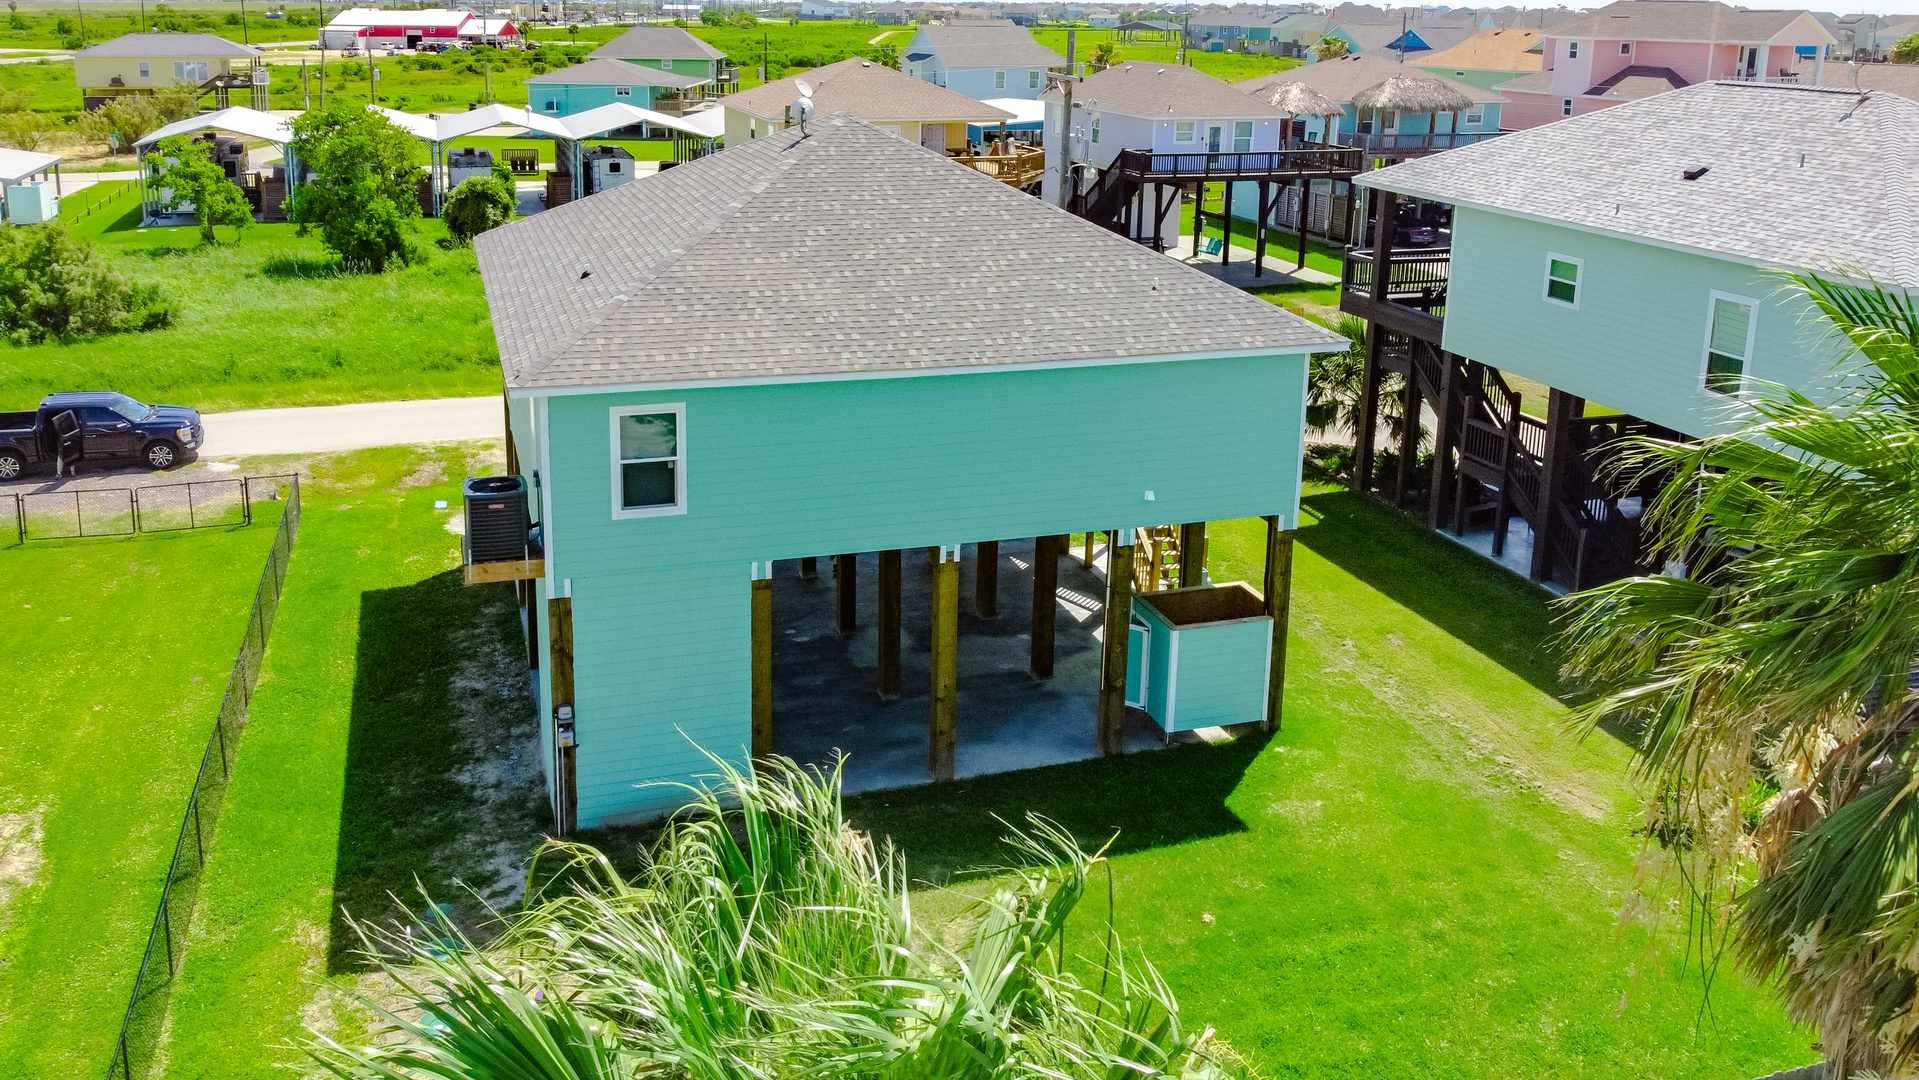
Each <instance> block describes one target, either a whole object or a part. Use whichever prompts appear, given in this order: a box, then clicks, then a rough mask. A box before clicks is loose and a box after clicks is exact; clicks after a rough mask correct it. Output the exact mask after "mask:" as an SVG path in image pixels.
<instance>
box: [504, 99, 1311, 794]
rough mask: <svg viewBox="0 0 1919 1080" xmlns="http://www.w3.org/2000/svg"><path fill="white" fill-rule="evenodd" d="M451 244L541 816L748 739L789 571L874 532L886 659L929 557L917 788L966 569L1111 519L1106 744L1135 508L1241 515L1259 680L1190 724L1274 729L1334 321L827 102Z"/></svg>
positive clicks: (1127, 611)
mask: <svg viewBox="0 0 1919 1080" xmlns="http://www.w3.org/2000/svg"><path fill="white" fill-rule="evenodd" d="M476 247H477V251H478V256H479V263H480V269H481V273H482V275H483V277H484V280H485V287H486V295H487V301H488V304H489V306H490V308H491V310H492V317H493V325H494V330H495V334H496V335H497V338H498V342H499V347H500V357H501V365H502V368H503V370H504V376H505V384H506V400H507V411H508V416H509V421H510V423H509V465H508V468H509V471H511V472H513V473H516V474H518V475H520V476H523V477H525V478H526V480H527V484H528V491H529V493H530V499H529V502H530V503H531V506H532V510H531V514H530V516H531V518H532V519H533V520H534V521H535V522H536V523H537V527H538V530H539V534H540V538H541V541H542V543H543V547H542V548H541V549H540V550H538V551H537V552H535V553H534V558H532V559H529V560H527V561H526V562H524V563H520V564H503V565H508V566H512V567H517V572H507V573H504V574H495V573H494V568H491V567H488V566H471V565H470V566H469V567H468V571H469V580H473V579H475V578H479V579H482V580H484V579H486V578H487V577H488V576H489V575H492V576H493V577H495V578H496V579H497V578H498V577H501V576H505V577H514V578H519V579H522V580H521V584H520V586H519V587H520V589H521V599H522V602H523V603H524V604H525V605H526V611H527V614H528V620H527V622H528V625H529V627H530V632H531V635H532V640H531V641H530V643H529V644H530V650H529V651H530V652H531V654H532V656H533V657H534V661H535V663H536V664H537V665H538V667H539V669H540V670H539V675H538V680H537V684H538V686H539V696H540V708H541V712H542V724H541V730H542V739H543V742H544V749H545V756H546V760H547V763H548V775H549V780H550V783H551V790H552V792H553V795H554V801H555V813H556V817H557V820H558V827H559V828H560V829H561V830H562V831H564V830H567V829H570V828H573V827H588V826H596V825H606V824H617V823H620V822H625V821H631V820H637V819H641V818H645V817H648V816H653V815H656V814H658V813H660V812H662V811H663V810H665V809H667V808H669V807H671V806H673V805H675V804H676V803H677V802H678V801H679V800H680V798H681V795H682V793H681V792H677V791H675V790H674V789H671V788H663V787H658V786H648V785H650V784H658V783H660V782H684V781H689V780H692V779H694V778H695V777H697V776H699V775H701V774H704V773H707V772H709V771H710V768H711V765H710V762H709V761H708V760H707V759H706V758H705V757H704V756H703V755H702V751H703V750H704V751H707V752H711V753H714V754H717V755H721V756H723V757H725V758H728V759H731V760H735V761H743V760H745V759H746V758H747V757H748V755H751V754H759V753H765V752H768V751H769V750H770V749H772V747H773V746H774V742H775V740H774V735H775V733H776V731H777V729H778V726H779V725H780V723H781V711H780V708H779V702H778V701H777V700H775V698H774V695H773V691H772V687H771V683H770V678H771V677H770V674H769V672H770V669H771V664H772V661H771V650H772V649H773V647H774V643H775V640H776V637H775V635H776V627H777V626H778V625H779V624H778V620H779V619H780V618H781V615H782V613H780V612H778V611H775V610H773V609H772V595H773V594H772V591H771V588H770V583H769V579H770V578H771V577H772V575H773V572H774V568H775V566H776V565H778V566H781V567H783V568H784V567H790V566H791V565H792V564H791V563H790V562H789V561H790V560H791V561H799V563H800V566H801V572H804V569H805V568H806V567H808V566H811V565H815V564H817V563H820V562H824V561H826V560H831V559H834V558H835V557H840V558H842V559H844V558H850V557H851V556H849V555H848V553H860V552H866V553H874V552H878V553H880V555H881V556H882V558H881V560H880V563H879V565H880V567H881V570H880V575H881V576H880V580H879V595H880V604H879V610H880V615H879V619H880V625H881V627H882V630H881V637H880V644H879V645H878V648H879V650H880V656H881V659H880V670H881V671H882V672H884V671H885V670H886V664H887V660H886V651H887V647H888V646H887V638H886V636H885V635H886V633H887V631H886V629H885V628H886V625H887V612H888V606H887V605H888V600H887V596H888V592H887V590H888V585H887V578H886V574H887V567H888V566H889V565H890V566H891V568H892V575H893V577H892V582H893V584H892V590H893V592H892V597H893V599H892V601H891V604H892V607H891V611H892V619H893V623H892V629H891V634H892V649H893V661H892V662H893V664H894V672H895V676H896V677H897V672H898V670H899V668H898V664H899V660H898V650H899V644H898V642H899V629H898V620H899V617H900V616H899V614H898V613H899V610H900V608H899V602H898V599H897V597H898V592H899V575H900V570H899V567H900V565H901V562H902V560H901V559H900V557H899V556H900V553H902V552H906V553H907V554H908V555H909V558H907V559H906V560H904V561H905V562H906V565H907V567H908V571H909V572H910V573H911V574H913V575H916V577H915V580H918V577H917V576H918V575H930V578H929V579H928V580H929V584H928V585H927V588H928V589H929V590H930V595H931V601H930V604H931V612H932V614H931V616H930V619H931V624H930V626H929V627H927V628H926V629H927V635H928V636H927V640H928V641H930V645H929V646H928V650H929V651H928V653H927V654H926V657H925V665H926V668H925V669H926V670H927V671H928V672H929V673H930V674H929V675H928V676H927V678H929V679H930V687H929V689H928V691H927V693H928V700H929V703H930V704H929V707H928V714H927V715H925V716H924V718H916V719H915V720H914V721H913V723H915V724H924V725H925V732H926V735H925V737H926V741H927V757H926V762H927V765H926V770H925V776H924V779H926V780H939V779H944V778H947V777H950V776H952V775H953V760H954V745H955V742H956V741H957V742H958V743H959V744H961V745H962V746H963V745H964V744H965V742H966V740H967V739H968V738H969V730H970V727H969V722H968V718H967V717H966V716H965V715H964V713H963V710H962V711H961V713H960V714H959V715H957V716H956V715H955V704H954V702H955V696H956V683H957V682H958V681H959V680H958V677H957V676H956V675H955V670H956V669H955V667H954V655H955V651H956V650H957V651H958V652H959V653H964V652H965V651H966V650H967V649H968V647H969V645H968V641H969V638H968V637H967V636H966V635H965V634H962V633H960V631H959V621H958V619H957V615H956V606H957V605H958V597H957V582H958V570H959V566H958V564H959V562H960V560H962V559H964V560H966V562H967V563H968V570H969V573H972V572H974V568H973V566H972V563H973V562H974V560H977V559H985V558H988V557H989V556H988V555H985V554H981V553H982V552H991V551H996V550H997V543H998V542H1000V541H1014V540H1018V539H1019V538H1040V540H1039V541H1035V543H1036V544H1037V545H1039V547H1036V550H1043V549H1045V547H1046V545H1051V544H1053V543H1054V542H1055V538H1057V537H1059V536H1061V535H1063V534H1068V533H1081V532H1086V531H1089V530H1091V531H1101V530H1104V531H1105V532H1106V533H1107V534H1108V535H1109V538H1110V540H1111V541H1112V544H1111V547H1112V554H1111V555H1110V556H1109V557H1108V560H1107V564H1106V565H1107V569H1108V570H1109V571H1110V572H1109V573H1107V575H1106V578H1107V580H1106V584H1105V586H1104V587H1105V590H1106V594H1105V596H1104V598H1103V601H1102V602H1101V603H1098V604H1093V605H1092V606H1094V607H1098V608H1100V609H1101V613H1100V615H1099V617H1100V618H1101V619H1103V620H1104V621H1103V624H1102V625H1103V626H1104V628H1106V629H1107V630H1111V631H1115V632H1112V633H1106V634H1104V636H1103V639H1102V640H1103V644H1102V646H1101V648H1102V649H1103V653H1102V654H1101V657H1100V664H1101V672H1102V674H1101V677H1100V683H1099V699H1098V729H1097V730H1093V729H1092V728H1090V727H1089V729H1088V730H1086V731H1085V733H1084V738H1085V745H1086V747H1087V752H1088V755H1089V756H1090V755H1091V754H1092V753H1096V752H1102V751H1103V752H1114V751H1116V750H1117V749H1118V748H1119V742H1118V738H1117V733H1118V725H1119V724H1120V722H1121V713H1123V711H1124V708H1125V705H1124V699H1125V696H1126V683H1127V677H1126V673H1127V671H1128V667H1129V661H1128V656H1127V647H1128V641H1129V639H1130V638H1132V637H1133V634H1132V633H1130V632H1129V629H1130V628H1131V626H1132V620H1131V618H1130V616H1131V614H1132V612H1131V600H1130V597H1131V589H1132V580H1133V576H1134V572H1133V569H1132V568H1131V565H1130V564H1131V560H1132V552H1133V550H1134V548H1133V541H1134V535H1133V531H1134V530H1135V529H1138V528H1146V527H1151V526H1158V525H1163V524H1166V523H1181V524H1185V525H1189V526H1190V525H1191V524H1192V523H1204V522H1206V521H1209V520H1224V519H1234V518H1248V517H1264V518H1266V520H1267V536H1268V554H1269V560H1268V571H1267V579H1266V581H1265V583H1264V588H1263V589H1262V590H1257V591H1258V592H1259V594H1260V599H1259V603H1261V604H1262V605H1264V611H1265V614H1266V615H1267V616H1268V617H1269V618H1270V617H1271V616H1272V615H1274V614H1277V615H1278V618H1277V619H1274V620H1273V621H1271V622H1269V623H1263V624H1261V625H1266V626H1276V627H1277V628H1278V629H1277V630H1276V631H1272V630H1269V631H1267V633H1268V634H1270V635H1271V637H1272V640H1270V641H1269V642H1268V643H1267V644H1268V646H1269V647H1267V648H1264V649H1256V650H1244V651H1243V658H1242V660H1241V661H1239V663H1238V664H1237V669H1236V670H1235V672H1234V677H1235V678H1236V679H1238V680H1240V681H1241V682H1242V683H1250V684H1251V685H1253V686H1256V687H1259V688H1261V692H1260V693H1259V694H1256V695H1254V697H1253V698H1252V699H1250V700H1242V701H1241V702H1240V703H1239V705H1238V707H1237V711H1230V712H1229V713H1228V714H1221V715H1220V716H1219V717H1217V718H1216V719H1215V721H1214V722H1221V723H1225V722H1233V723H1252V724H1268V725H1270V724H1272V723H1274V722H1276V721H1277V719H1278V713H1277V711H1276V707H1277V704H1278V700H1279V694H1280V691H1281V687H1282V685H1283V684H1282V681H1281V680H1280V679H1277V678H1273V677H1272V676H1273V675H1274V674H1275V673H1282V674H1283V670H1284V669H1283V664H1284V627H1285V619H1284V608H1285V603H1284V601H1285V592H1286V588H1287V583H1288V581H1289V578H1288V576H1287V573H1288V571H1287V567H1288V566H1289V565H1290V552H1291V546H1290V545H1291V538H1292V530H1293V529H1294V528H1295V527H1296V525H1297V523H1298V515H1299V500H1300V484H1301V452H1302V427H1303V421H1304V394H1305V386H1306V364H1307V357H1308V355H1309V354H1310V353H1313V352H1315V351H1327V350H1332V349H1343V348H1344V347H1345V341H1344V339H1342V338H1339V337H1337V336H1336V335H1334V334H1332V333H1330V332H1328V331H1327V330H1325V329H1323V328H1321V327H1319V326H1317V325H1315V324H1313V323H1309V322H1307V321H1305V320H1302V319H1299V318H1297V317H1295V316H1293V315H1292V314H1290V313H1288V312H1286V311H1285V310H1283V309H1281V308H1279V307H1277V306H1275V305H1273V304H1270V303H1267V302H1266V301H1264V300H1261V299H1258V298H1256V297H1253V296H1250V295H1248V294H1246V293H1243V292H1241V291H1239V290H1237V289H1234V288H1231V287H1229V286H1227V285H1224V284H1222V283H1220V282H1217V281H1214V280H1213V279H1211V278H1209V277H1207V276H1205V275H1204V274H1201V273H1199V272H1197V271H1194V270H1192V269H1190V268H1188V267H1186V266H1183V265H1181V264H1180V263H1178V262H1177V261H1175V260H1171V259H1168V258H1166V257H1165V256H1163V255H1158V254H1155V253H1153V252H1151V251H1149V250H1147V249H1145V248H1142V247H1141V246H1139V245H1137V244H1134V243H1132V242H1130V241H1127V240H1125V239H1123V238H1121V237H1119V236H1116V235H1114V234H1112V233H1110V232H1107V231H1106V230H1104V229H1101V228H1099V227H1097V226H1094V225H1091V224H1089V223H1087V222H1084V221H1082V220H1079V219H1077V218H1075V217H1073V216H1071V215H1069V214H1067V213H1065V212H1064V211H1061V210H1059V209H1057V208H1055V207H1052V206H1049V205H1046V204H1044V203H1042V202H1040V201H1038V200H1036V199H1033V198H1032V197H1030V196H1028V195H1024V194H1022V193H1020V192H1018V191H1015V190H1013V189H1011V188H1009V187H1007V186H1006V185H1004V184H1001V183H999V182H998V181H996V180H994V179H991V178H989V177H986V176H983V175H981V174H979V173H977V172H974V171H972V170H969V169H967V168H964V167H962V166H959V165H955V164H954V163H952V162H950V161H948V160H946V159H945V158H944V157H943V156H942V155H940V154H937V153H934V152H931V151H928V150H925V149H923V148H921V147H919V146H917V145H914V144H912V143H908V142H906V141H904V140H901V139H898V138H895V137H894V136H892V135H890V134H887V133H885V132H882V131H880V130H879V129H877V128H874V127H872V126H869V125H867V124H865V123H862V122H860V121H857V120H854V119H852V118H850V117H847V116H844V115H839V116H834V117H827V118H820V119H817V120H815V121H814V122H812V123H811V124H809V125H807V130H804V131H802V130H801V129H800V128H798V127H795V128H791V129H788V130H783V131H778V132H774V133H773V134H771V135H768V136H762V137H761V138H759V139H756V140H753V141H752V142H750V143H747V144H744V145H742V146H738V147H733V148H729V149H727V150H725V151H723V152H721V153H718V154H714V155H711V156H708V157H705V158H701V159H698V160H696V161H692V162H688V163H686V164H684V165H681V166H679V167H677V168H675V169H672V170H670V171H667V172H663V173H661V174H660V175H658V176H656V177H652V178H649V179H647V180H645V181H644V182H641V183H635V184H630V185H627V186H625V187H621V188H616V189H613V190H610V191H607V192H605V193H602V194H598V195H594V196H593V197H591V198H587V199H583V200H580V201H578V202H575V203H570V204H568V205H566V206H562V207H559V208H557V209H554V210H550V211H548V212H546V213H544V214H540V215H537V216H534V217H531V218H526V219H523V220H520V221H516V222H513V223H511V224H508V225H506V226H503V227H501V228H498V229H495V230H492V231H490V232H487V233H485V234H483V235H482V236H480V237H479V238H478V240H477V242H476ZM1202 527H1203V526H1202ZM1052 550H1054V551H1057V550H1058V549H1057V548H1056V547H1054V548H1052ZM886 556H891V558H890V560H889V559H888V558H886ZM990 557H992V558H995V559H996V558H997V556H996V555H995V556H990ZM994 565H995V566H997V565H998V564H997V563H994ZM1037 580H1038V579H1036V582H1037ZM841 582H842V583H843V584H842V585H841V586H840V587H842V588H849V589H850V588H851V587H852V579H851V576H850V574H849V575H847V576H845V577H842V578H841ZM1034 588H1035V596H1036V597H1037V596H1039V593H1038V591H1037V590H1038V589H1039V586H1038V585H1037V584H1035V586H1034ZM1241 588H1244V586H1241ZM1043 599H1044V601H1045V602H1044V603H1043V604H1042V603H1039V602H1036V603H1035V605H1034V606H1035V608H1036V610H1037V609H1040V608H1042V607H1043V608H1044V609H1045V610H1047V611H1051V610H1052V607H1053V605H1052V603H1051V600H1052V598H1051V597H1044V598H1043ZM1088 602H1089V603H1090V600H1089V601H1088ZM1049 618H1050V616H1049ZM1038 625H1039V624H1038V623H1037V622H1036V623H1035V626H1036V627H1037V626H1038ZM1047 625H1049V626H1050V622H1049V623H1048V624H1047ZM793 632H794V631H793V629H792V628H790V627H788V628H786V630H785V631H783V632H781V633H780V636H779V638H778V640H780V641H782V642H784V641H787V640H790V638H789V636H788V635H790V634H792V633H793ZM1274 646H1276V647H1274ZM1049 662H1050V661H1049ZM1133 666H1137V665H1133ZM822 677H824V674H823V675H822ZM957 689H958V690H963V689H964V687H963V686H958V687H957ZM885 692H886V688H885V685H884V681H883V680H882V684H881V695H882V696H884V695H885ZM895 693H897V687H895ZM1184 696H1185V695H1184V693H1182V697H1183V698H1184ZM1192 700H1193V701H1195V702H1199V701H1202V700H1205V699H1204V696H1203V695H1200V694H1199V692H1198V691H1197V689H1195V690H1194V691H1193V697H1192ZM1197 707H1198V706H1195V708H1197ZM849 749H851V750H852V751H853V752H854V753H855V754H857V753H858V750H857V748H856V747H849Z"/></svg>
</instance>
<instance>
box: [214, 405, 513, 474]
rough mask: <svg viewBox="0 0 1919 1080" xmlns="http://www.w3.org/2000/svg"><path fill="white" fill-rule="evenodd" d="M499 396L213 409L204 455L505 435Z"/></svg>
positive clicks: (291, 451)
mask: <svg viewBox="0 0 1919 1080" xmlns="http://www.w3.org/2000/svg"><path fill="white" fill-rule="evenodd" d="M502 420H503V416H502V414H501V408H500V399H499V398H497V397H477V398H438V399H435V400H431V401H376V402H370V403H368V404H364V405H323V406H316V407H312V408H304V409H252V410H248V411H246V412H230V413H208V414H207V415H206V417H205V418H204V421H205V424H206V430H207V441H206V445H205V446H202V447H201V448H200V456H201V458H203V459H204V458H218V457H237V456H240V455H243V454H246V455H252V454H315V453H325V452H327V451H332V450H362V449H365V448H367V447H369V446H399V445H402V444H405V443H430V442H457V441H461V440H466V439H498V438H501V437H502V433H501V423H502Z"/></svg>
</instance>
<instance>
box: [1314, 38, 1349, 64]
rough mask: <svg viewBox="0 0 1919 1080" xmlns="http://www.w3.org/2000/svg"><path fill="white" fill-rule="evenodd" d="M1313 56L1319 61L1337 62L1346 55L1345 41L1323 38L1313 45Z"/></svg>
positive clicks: (1342, 39) (1343, 39)
mask: <svg viewBox="0 0 1919 1080" xmlns="http://www.w3.org/2000/svg"><path fill="white" fill-rule="evenodd" d="M1313 55H1314V56H1316V57H1318V58H1319V59H1321V60H1337V59H1338V58H1340V57H1342V56H1345V55H1346V39H1345V38H1336V37H1323V38H1320V39H1319V40H1318V41H1315V42H1314V43H1313Z"/></svg>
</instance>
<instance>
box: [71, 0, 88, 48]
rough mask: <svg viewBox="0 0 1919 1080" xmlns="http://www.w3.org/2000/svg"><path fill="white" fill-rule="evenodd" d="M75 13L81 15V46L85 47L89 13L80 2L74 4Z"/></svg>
mask: <svg viewBox="0 0 1919 1080" xmlns="http://www.w3.org/2000/svg"><path fill="white" fill-rule="evenodd" d="M73 13H74V14H75V15H78V16H80V47H81V48H83V49H84V48H86V46H87V13H86V12H85V11H84V10H82V9H81V7H80V5H79V4H75V5H73Z"/></svg>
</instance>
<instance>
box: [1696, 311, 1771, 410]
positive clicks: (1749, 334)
mask: <svg viewBox="0 0 1919 1080" xmlns="http://www.w3.org/2000/svg"><path fill="white" fill-rule="evenodd" d="M1721 300H1730V301H1732V302H1733V303H1735V304H1745V305H1747V306H1749V307H1751V308H1752V318H1750V319H1748V320H1746V355H1744V356H1742V357H1740V359H1739V388H1738V389H1737V390H1733V391H1725V390H1714V389H1712V388H1711V387H1709V386H1707V385H1706V375H1707V373H1708V372H1709V371H1710V370H1711V368H1712V318H1713V315H1714V313H1715V312H1716V311H1717V310H1718V307H1719V301H1721ZM1758 341H1759V301H1758V300H1757V299H1755V298H1753V297H1750V296H1740V295H1739V294H1738V293H1729V292H1720V291H1719V290H1717V289H1714V290H1713V291H1712V292H1711V293H1710V294H1709V295H1708V296H1707V297H1706V340H1705V342H1704V343H1703V344H1701V345H1700V347H1699V392H1700V393H1702V394H1713V395H1715V396H1718V397H1728V398H1736V397H1740V396H1742V395H1744V394H1745V392H1746V386H1747V384H1748V383H1750V382H1752V360H1753V357H1752V352H1753V348H1754V346H1755V345H1757V343H1758Z"/></svg>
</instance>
